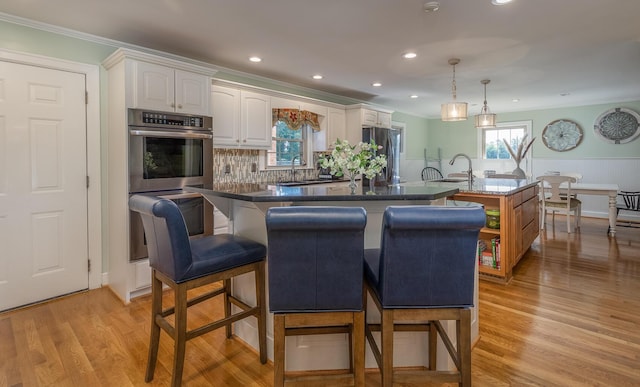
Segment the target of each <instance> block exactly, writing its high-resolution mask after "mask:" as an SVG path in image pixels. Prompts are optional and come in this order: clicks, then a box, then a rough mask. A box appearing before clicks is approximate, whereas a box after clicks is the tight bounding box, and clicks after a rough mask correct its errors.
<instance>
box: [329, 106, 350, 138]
mask: <svg viewBox="0 0 640 387" xmlns="http://www.w3.org/2000/svg"><path fill="white" fill-rule="evenodd" d="M327 122H328V123H327V147H328V148H332V146H333V143H335V142H336V140H337V139H341V140H345V139H346V138H347V121H346V114H345V111H344V109H336V108H329V111H328V113H327Z"/></svg>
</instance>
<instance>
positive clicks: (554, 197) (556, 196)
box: [537, 175, 576, 208]
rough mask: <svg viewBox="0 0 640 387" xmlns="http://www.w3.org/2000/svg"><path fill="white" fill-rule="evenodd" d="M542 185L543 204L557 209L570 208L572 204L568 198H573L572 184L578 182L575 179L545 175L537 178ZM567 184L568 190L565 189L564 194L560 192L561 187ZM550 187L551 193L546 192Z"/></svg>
mask: <svg viewBox="0 0 640 387" xmlns="http://www.w3.org/2000/svg"><path fill="white" fill-rule="evenodd" d="M537 179H538V180H539V181H540V182H541V183H542V190H541V191H542V200H543V204H552V205H554V206H555V207H567V208H570V206H571V202H570V200H567V197H571V183H575V182H576V178H575V177H571V176H561V175H560V176H556V175H545V176H538V178H537ZM565 183H566V189H565V188H564V187H563V192H562V193H561V192H560V185H561V184H565ZM547 187H549V192H546V188H547Z"/></svg>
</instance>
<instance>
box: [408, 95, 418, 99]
mask: <svg viewBox="0 0 640 387" xmlns="http://www.w3.org/2000/svg"><path fill="white" fill-rule="evenodd" d="M409 98H413V99H415V98H418V96H417V95H415V94H413V95H410V96H409Z"/></svg>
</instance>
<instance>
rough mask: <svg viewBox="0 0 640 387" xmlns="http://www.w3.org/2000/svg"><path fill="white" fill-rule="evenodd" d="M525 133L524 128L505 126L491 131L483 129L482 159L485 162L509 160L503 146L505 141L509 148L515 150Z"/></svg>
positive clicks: (508, 155) (509, 156) (507, 152)
mask: <svg viewBox="0 0 640 387" xmlns="http://www.w3.org/2000/svg"><path fill="white" fill-rule="evenodd" d="M525 133H526V127H525V126H513V127H512V126H506V127H496V128H491V129H483V130H482V137H483V148H482V158H483V159H485V160H507V159H510V158H511V155H510V154H509V151H508V150H507V147H506V146H505V145H504V141H503V140H506V141H507V142H508V143H509V145H511V148H513V149H516V148H517V147H518V144H520V142H521V141H522V138H523V137H524V135H525Z"/></svg>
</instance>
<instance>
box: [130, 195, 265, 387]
mask: <svg viewBox="0 0 640 387" xmlns="http://www.w3.org/2000/svg"><path fill="white" fill-rule="evenodd" d="M129 208H130V209H131V210H132V211H135V212H138V213H140V217H141V218H142V223H143V226H144V231H145V236H146V239H147V249H148V251H149V265H150V266H151V272H152V281H151V299H152V301H151V338H150V343H149V357H148V362H147V372H146V376H145V381H146V382H147V383H148V382H150V381H152V380H153V374H154V372H155V367H156V363H157V359H158V346H159V341H160V329H163V330H164V331H165V332H166V333H167V334H168V335H169V336H170V337H171V338H172V339H173V341H174V355H173V367H172V376H171V385H172V386H173V387H178V386H180V385H181V383H182V373H183V369H184V357H185V347H186V342H187V341H188V340H190V339H193V338H195V337H198V336H201V335H203V334H205V333H208V332H211V331H212V330H214V329H218V328H222V327H225V329H226V336H227V338H231V337H232V329H231V324H232V323H234V322H236V321H238V320H241V319H244V318H247V317H255V318H256V319H257V324H258V345H259V350H260V362H261V363H262V364H265V363H266V362H267V344H266V343H267V339H266V338H267V335H266V306H265V287H264V281H265V275H264V271H265V257H266V251H267V250H266V247H265V246H264V245H262V244H260V243H257V242H254V241H252V240H249V239H246V238H242V237H239V236H235V235H232V234H216V235H210V236H206V237H201V238H196V239H189V235H188V232H187V227H186V225H185V221H184V218H183V217H182V213H181V212H180V209H179V208H178V206H177V205H176V203H175V202H173V201H171V200H169V199H162V198H158V197H155V196H147V195H133V196H131V198H129ZM246 273H254V275H255V286H256V292H255V297H256V302H255V303H256V306H249V305H248V304H247V302H248V300H240V299H238V298H236V297H234V296H233V295H232V294H231V278H233V277H235V276H238V275H240V274H246ZM214 282H222V286H221V287H217V288H215V289H213V290H210V291H208V292H206V293H204V294H200V295H198V296H195V297H192V298H191V299H188V298H187V291H188V290H191V289H195V288H198V287H202V286H204V285H209V284H212V283H214ZM163 285H167V286H168V287H169V288H171V289H172V290H173V293H174V306H173V307H170V308H167V309H163V307H162V298H163ZM219 295H221V296H222V297H223V303H224V318H221V319H219V320H217V321H212V322H209V323H208V324H206V325H204V326H200V327H197V328H192V329H191V330H188V327H187V309H188V308H190V307H192V306H193V305H196V304H199V303H201V302H203V301H206V300H209V299H211V298H213V297H216V296H219ZM231 304H233V305H235V306H236V307H238V308H239V309H240V311H239V312H237V313H234V314H231ZM170 316H173V318H169V317H170Z"/></svg>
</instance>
